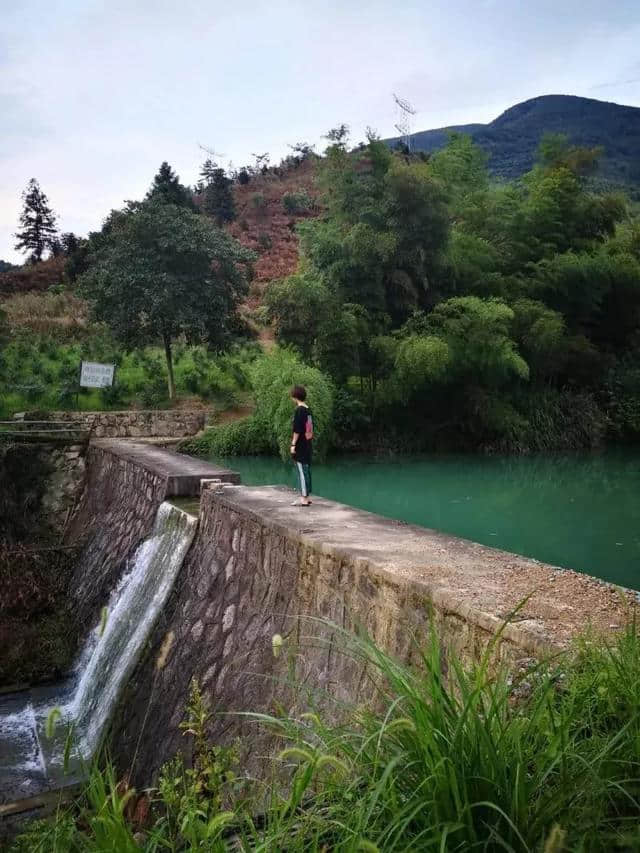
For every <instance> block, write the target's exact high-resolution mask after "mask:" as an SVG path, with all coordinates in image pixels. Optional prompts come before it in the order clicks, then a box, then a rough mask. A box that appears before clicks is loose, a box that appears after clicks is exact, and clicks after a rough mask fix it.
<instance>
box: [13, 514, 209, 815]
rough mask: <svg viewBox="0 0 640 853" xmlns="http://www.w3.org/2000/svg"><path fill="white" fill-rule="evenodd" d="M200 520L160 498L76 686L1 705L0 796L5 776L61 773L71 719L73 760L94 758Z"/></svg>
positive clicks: (82, 660) (78, 670)
mask: <svg viewBox="0 0 640 853" xmlns="http://www.w3.org/2000/svg"><path fill="white" fill-rule="evenodd" d="M196 526H197V519H196V518H195V517H194V516H191V515H188V514H187V513H185V512H183V511H182V510H180V509H178V508H177V507H174V506H172V505H171V504H169V503H166V502H165V503H163V504H161V506H160V508H159V509H158V514H157V517H156V521H155V525H154V529H153V532H152V533H151V536H150V537H149V538H148V539H147V540H146V541H145V542H143V543H142V545H141V546H140V547H139V549H138V550H137V552H136V554H135V556H134V557H133V559H132V560H131V561H130V565H129V569H128V571H127V572H126V573H125V575H124V576H123V577H122V579H121V581H120V582H119V584H118V586H117V587H116V589H115V590H114V591H113V593H112V594H111V598H110V601H109V604H108V605H107V608H106V621H105V619H104V616H103V618H101V620H100V624H99V625H97V626H96V627H95V628H94V630H93V631H92V632H91V635H90V636H89V638H88V639H87V641H86V643H85V645H84V648H83V649H82V651H81V652H80V654H79V656H78V660H77V663H76V666H75V668H74V672H75V676H74V679H73V680H72V682H71V684H67V685H65V686H60V687H59V688H58V689H57V690H56V689H54V690H51V689H47V690H46V691H41V693H42V694H43V695H40V697H38V693H39V691H38V690H34V691H32V695H31V697H30V698H29V699H26V700H24V701H23V702H22V703H19V704H18V705H15V706H13V707H10V708H9V707H7V708H6V709H3V708H2V707H0V754H2V753H3V752H4V754H5V755H6V756H7V761H6V762H2V761H0V795H1V794H2V781H3V780H2V776H3V775H4V776H5V777H9V776H11V777H13V778H14V779H15V777H16V775H19V774H20V773H22V775H23V776H25V777H29V776H33V777H34V778H35V777H36V776H38V777H40V778H41V777H42V776H43V774H44V776H45V777H50V778H51V777H54V776H56V775H58V774H59V772H60V769H61V767H62V764H63V752H64V740H65V737H66V733H67V731H68V729H69V725H71V726H72V731H73V752H74V754H75V758H76V760H83V761H85V762H86V761H89V760H90V759H91V757H92V756H93V754H94V753H95V751H96V749H97V748H98V746H99V744H100V739H101V737H102V734H103V732H104V729H105V725H106V724H107V723H108V721H109V718H110V717H111V714H112V713H113V710H114V708H115V705H116V703H117V701H118V698H119V696H120V693H121V691H122V688H123V687H124V685H125V683H126V682H127V680H128V679H129V678H130V676H131V674H132V672H133V669H134V667H135V665H136V663H137V661H138V658H139V656H140V652H141V650H142V648H143V646H144V644H145V643H146V641H147V639H148V638H149V635H150V633H151V630H152V628H153V625H154V623H155V621H156V618H157V616H158V614H159V613H160V611H161V610H162V608H163V606H164V604H165V602H166V600H167V597H168V595H169V593H170V592H171V589H172V587H173V584H174V581H175V579H176V576H177V574H178V571H179V570H180V567H181V565H182V561H183V559H184V557H185V555H186V553H187V551H188V550H189V547H190V545H191V541H192V540H193V536H194V533H195V529H196ZM54 708H59V709H60V711H61V714H62V720H61V721H60V722H58V724H57V726H56V728H57V730H58V734H57V736H56V737H54V738H53V739H51V740H50V739H49V738H48V737H47V736H46V733H45V730H46V720H47V717H48V716H49V714H50V713H51V711H52V710H53V709H54ZM3 710H4V711H5V713H3ZM63 732H64V734H63ZM10 756H12V757H13V758H15V761H12V760H11V758H10ZM16 762H18V763H19V764H20V765H21V766H20V767H18V766H16ZM27 781H28V779H27ZM24 787H25V785H24V784H23V785H21V788H24ZM27 787H28V785H27ZM0 800H1V796H0Z"/></svg>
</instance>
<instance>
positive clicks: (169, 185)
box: [146, 160, 197, 212]
mask: <svg viewBox="0 0 640 853" xmlns="http://www.w3.org/2000/svg"><path fill="white" fill-rule="evenodd" d="M146 199H147V201H161V202H164V203H165V204H175V205H177V206H178V207H186V208H187V209H188V210H192V211H194V212H195V211H196V210H197V208H196V206H195V204H194V203H193V199H192V197H191V191H190V190H189V188H188V187H185V186H184V185H183V184H181V183H180V178H179V177H178V175H176V173H175V172H174V171H173V169H172V168H171V166H170V165H169V164H168V163H167V161H166V160H165V161H164V162H163V163H162V165H161V166H160V169H159V170H158V174H157V175H156V176H155V177H154V179H153V184H152V185H151V189H150V190H149V192H148V193H147V197H146Z"/></svg>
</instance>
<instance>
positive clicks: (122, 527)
mask: <svg viewBox="0 0 640 853" xmlns="http://www.w3.org/2000/svg"><path fill="white" fill-rule="evenodd" d="M86 461H87V476H86V481H85V487H84V490H83V493H82V496H81V498H80V501H79V503H78V505H77V508H76V511H75V513H74V515H73V517H72V519H71V521H70V523H69V526H68V529H67V533H66V542H67V543H68V544H81V545H82V551H81V555H80V558H79V560H78V564H77V567H76V570H75V572H74V576H73V580H72V583H71V588H72V594H73V595H74V596H75V599H76V601H77V606H78V612H79V620H80V624H83V625H86V626H91V625H92V624H93V623H94V621H95V618H96V614H97V611H98V610H99V608H100V607H101V606H102V605H103V604H104V602H105V601H106V600H108V595H109V592H110V590H111V589H112V588H113V586H114V584H115V581H116V579H117V578H118V577H119V575H120V574H121V573H122V569H123V567H124V564H125V561H126V560H127V558H128V557H129V556H130V555H132V554H133V553H134V551H135V549H136V548H137V546H138V545H139V544H140V543H141V542H142V541H143V540H144V539H145V538H146V537H147V536H148V534H149V533H150V531H151V529H152V527H153V522H154V519H155V516H156V513H157V511H158V507H159V505H160V504H161V503H162V501H163V500H164V497H165V494H166V488H167V478H166V477H164V476H161V475H159V474H156V473H154V472H152V471H150V470H148V469H147V468H144V467H142V466H140V465H136V464H135V463H134V462H132V461H129V460H127V459H125V458H122V457H120V456H118V455H116V454H114V453H112V452H110V451H109V450H107V449H104V448H102V447H99V446H96V445H93V444H92V445H90V446H89V450H88V454H87V460H86Z"/></svg>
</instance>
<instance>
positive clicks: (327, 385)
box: [251, 348, 333, 460]
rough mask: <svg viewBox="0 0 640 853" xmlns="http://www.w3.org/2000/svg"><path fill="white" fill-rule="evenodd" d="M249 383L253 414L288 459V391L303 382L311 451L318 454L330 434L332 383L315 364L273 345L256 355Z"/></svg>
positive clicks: (289, 404)
mask: <svg viewBox="0 0 640 853" xmlns="http://www.w3.org/2000/svg"><path fill="white" fill-rule="evenodd" d="M251 384H252V386H253V391H254V395H255V400H256V414H255V417H256V418H258V420H259V421H260V422H261V423H263V424H264V427H265V430H266V432H267V434H268V435H269V439H270V443H272V444H274V445H275V446H276V447H277V448H278V449H279V451H280V456H281V457H282V458H283V459H284V460H287V459H289V447H290V445H291V421H292V418H293V404H292V401H291V397H290V391H291V389H292V388H293V386H294V385H304V386H305V388H306V389H307V402H308V404H309V406H310V408H311V410H312V412H313V422H314V437H313V446H314V451H315V452H316V453H317V454H318V455H319V456H322V455H323V454H324V453H326V451H327V449H328V448H329V446H330V443H331V439H332V435H333V386H332V384H331V381H330V380H329V379H328V378H327V377H326V376H325V375H324V374H323V373H321V371H319V370H318V369H317V368H315V367H310V366H309V365H307V364H304V363H303V362H302V361H301V360H300V358H299V357H298V356H297V355H296V354H295V353H294V352H292V351H291V350H286V349H281V348H276V349H274V350H273V351H272V352H270V353H269V354H268V355H264V356H263V357H262V358H259V359H258V360H257V361H256V362H255V364H254V365H253V368H252V370H251Z"/></svg>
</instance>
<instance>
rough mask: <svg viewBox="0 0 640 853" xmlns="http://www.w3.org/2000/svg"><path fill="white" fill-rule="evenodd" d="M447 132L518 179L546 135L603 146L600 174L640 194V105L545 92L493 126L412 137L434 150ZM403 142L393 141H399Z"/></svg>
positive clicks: (497, 170) (416, 144)
mask: <svg viewBox="0 0 640 853" xmlns="http://www.w3.org/2000/svg"><path fill="white" fill-rule="evenodd" d="M448 131H456V132H460V133H466V134H469V135H470V136H471V138H472V139H473V141H474V142H475V143H477V144H478V145H479V146H480V147H481V148H482V149H483V151H485V152H486V153H487V154H488V155H489V161H488V166H489V171H490V172H491V174H493V175H496V176H498V177H501V178H507V179H512V178H519V177H521V176H522V175H523V174H525V172H528V171H529V170H530V169H531V167H532V166H533V164H534V160H535V152H536V149H537V147H538V145H539V144H540V141H541V139H542V137H543V136H544V134H545V133H563V134H566V135H567V136H568V137H569V139H570V140H571V142H572V143H573V144H575V145H582V146H585V147H588V148H593V147H596V146H601V147H602V149H603V157H602V159H601V164H600V170H599V177H600V179H601V180H602V181H605V182H610V183H611V184H615V185H618V186H626V187H629V188H631V189H632V190H633V193H634V195H636V196H637V195H638V194H640V109H639V108H637V107H626V106H621V105H619V104H612V103H607V102H605V101H597V100H594V99H592V98H578V97H573V96H570V95H544V96H542V97H538V98H532V99H531V100H528V101H523V102H522V103H521V104H516V105H515V106H513V107H511V108H510V109H508V110H506V111H505V112H504V113H502V115H500V116H498V118H496V119H495V120H494V121H492V122H490V123H489V124H467V125H458V126H456V127H451V128H441V129H439V130H423V131H419V132H417V133H414V134H413V135H412V137H411V141H412V148H413V150H414V151H425V152H433V151H437V150H439V149H440V148H443V147H444V146H445V145H446V143H447V138H448ZM398 141H399V140H397V139H394V140H390V142H391V143H392V144H396V143H397V142H398Z"/></svg>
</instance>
